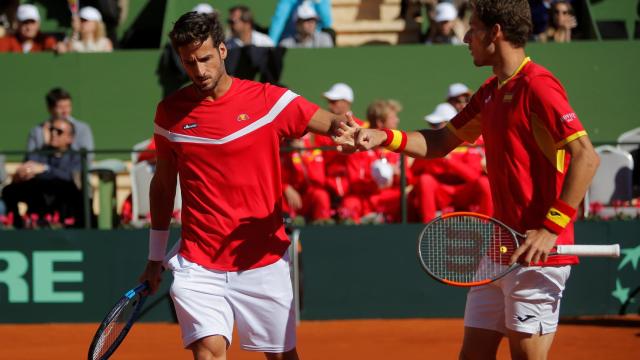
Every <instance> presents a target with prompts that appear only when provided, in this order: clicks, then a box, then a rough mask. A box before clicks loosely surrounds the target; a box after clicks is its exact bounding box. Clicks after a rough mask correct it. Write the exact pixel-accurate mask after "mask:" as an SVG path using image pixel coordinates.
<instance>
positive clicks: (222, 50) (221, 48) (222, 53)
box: [218, 41, 227, 60]
mask: <svg viewBox="0 0 640 360" xmlns="http://www.w3.org/2000/svg"><path fill="white" fill-rule="evenodd" d="M218 52H219V53H220V58H221V59H222V60H225V59H226V58H227V46H226V45H225V44H224V41H222V42H220V45H218Z"/></svg>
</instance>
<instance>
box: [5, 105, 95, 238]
mask: <svg viewBox="0 0 640 360" xmlns="http://www.w3.org/2000/svg"><path fill="white" fill-rule="evenodd" d="M49 123H50V126H49V127H48V128H47V129H48V130H49V131H50V132H51V138H50V142H49V144H48V145H45V146H44V147H43V148H41V149H39V150H43V151H45V152H34V153H29V154H28V155H27V157H26V159H25V162H24V163H23V164H22V165H20V166H19V167H18V168H17V170H16V173H15V175H14V176H13V179H12V182H11V184H9V185H7V186H6V187H5V188H4V189H2V199H3V200H4V202H5V204H6V206H7V211H8V213H9V214H11V216H12V217H13V226H14V227H16V228H22V227H23V226H24V221H23V219H22V217H20V214H19V212H18V203H19V202H25V203H26V204H27V207H28V210H27V214H28V215H29V216H28V217H29V218H30V219H34V220H37V221H38V224H37V226H41V225H47V224H46V223H43V222H44V221H45V219H46V216H47V215H49V216H52V215H55V214H58V216H59V217H60V218H61V219H62V220H63V222H64V223H65V224H66V225H68V226H73V225H79V224H80V223H81V222H82V220H83V216H82V193H81V192H80V190H79V189H78V187H77V185H76V183H77V182H78V179H79V176H80V171H81V161H80V155H79V154H77V153H74V152H71V151H69V150H70V148H71V144H73V139H74V127H73V123H71V121H69V120H67V119H65V118H62V117H59V118H54V119H52V120H51V121H50V122H49ZM32 214H34V215H35V217H34V216H31V215H32Z"/></svg>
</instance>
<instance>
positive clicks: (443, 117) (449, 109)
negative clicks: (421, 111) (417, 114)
mask: <svg viewBox="0 0 640 360" xmlns="http://www.w3.org/2000/svg"><path fill="white" fill-rule="evenodd" d="M457 113H458V112H457V111H456V108H454V107H453V105H451V104H449V103H447V102H445V103H441V104H438V106H436V109H435V110H434V111H433V112H432V113H431V114H429V115H427V116H425V117H424V119H425V120H427V121H428V122H429V123H431V124H440V123H443V122H445V121H449V120H451V119H453V118H454V117H455V116H456V114H457Z"/></svg>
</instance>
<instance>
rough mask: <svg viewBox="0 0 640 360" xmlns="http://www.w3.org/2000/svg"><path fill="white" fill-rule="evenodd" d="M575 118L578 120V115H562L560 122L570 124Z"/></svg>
mask: <svg viewBox="0 0 640 360" xmlns="http://www.w3.org/2000/svg"><path fill="white" fill-rule="evenodd" d="M577 118H578V115H576V113H568V114H564V115H562V117H561V119H562V121H564V122H572V121H573V120H575V119H577Z"/></svg>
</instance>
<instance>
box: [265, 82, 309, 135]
mask: <svg viewBox="0 0 640 360" xmlns="http://www.w3.org/2000/svg"><path fill="white" fill-rule="evenodd" d="M266 91H267V99H269V101H270V102H273V103H274V105H273V107H276V108H281V110H279V112H278V113H277V115H276V116H275V119H274V121H273V123H274V128H275V130H276V131H277V133H278V136H280V137H288V138H298V137H301V136H302V135H304V133H305V131H306V130H307V125H308V124H309V121H310V120H311V117H313V115H314V114H315V113H316V111H318V109H319V106H318V105H316V104H314V103H312V102H310V101H308V100H307V99H305V98H303V97H302V96H300V95H297V94H296V93H294V92H293V91H291V90H287V89H283V88H279V87H277V86H273V85H268V86H267V87H266ZM274 95H275V96H274Z"/></svg>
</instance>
